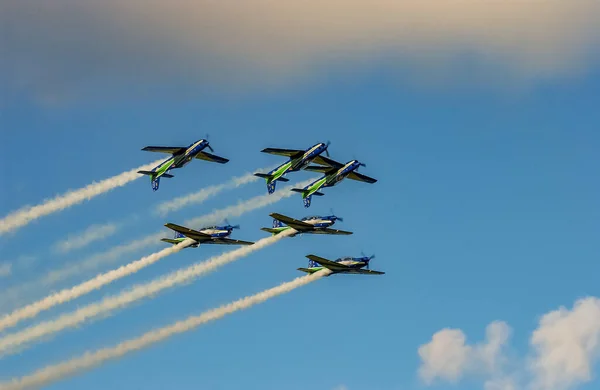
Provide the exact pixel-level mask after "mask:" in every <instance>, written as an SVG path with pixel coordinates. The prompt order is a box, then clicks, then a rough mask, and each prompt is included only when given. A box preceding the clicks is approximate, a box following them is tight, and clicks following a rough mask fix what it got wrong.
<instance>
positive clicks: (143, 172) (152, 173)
mask: <svg viewBox="0 0 600 390" xmlns="http://www.w3.org/2000/svg"><path fill="white" fill-rule="evenodd" d="M137 173H141V174H142V175H148V176H154V175H155V174H156V172H152V171H137Z"/></svg>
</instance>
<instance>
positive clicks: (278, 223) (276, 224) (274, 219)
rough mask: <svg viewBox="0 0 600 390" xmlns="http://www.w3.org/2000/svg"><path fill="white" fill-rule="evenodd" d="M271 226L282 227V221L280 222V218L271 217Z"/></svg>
mask: <svg viewBox="0 0 600 390" xmlns="http://www.w3.org/2000/svg"><path fill="white" fill-rule="evenodd" d="M273 227H274V228H278V227H283V223H281V221H280V220H278V219H276V218H273Z"/></svg>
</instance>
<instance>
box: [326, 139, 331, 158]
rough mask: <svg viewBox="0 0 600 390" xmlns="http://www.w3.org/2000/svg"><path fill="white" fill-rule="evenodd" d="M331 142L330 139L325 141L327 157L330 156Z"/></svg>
mask: <svg viewBox="0 0 600 390" xmlns="http://www.w3.org/2000/svg"><path fill="white" fill-rule="evenodd" d="M329 144H331V141H329V140H328V141H327V142H326V143H325V147H326V149H325V154H326V155H327V157H329Z"/></svg>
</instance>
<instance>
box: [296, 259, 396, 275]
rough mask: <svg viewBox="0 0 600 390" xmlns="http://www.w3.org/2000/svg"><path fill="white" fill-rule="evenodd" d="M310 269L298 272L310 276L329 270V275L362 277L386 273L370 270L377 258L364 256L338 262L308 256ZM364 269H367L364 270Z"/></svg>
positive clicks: (302, 269) (338, 260) (301, 269)
mask: <svg viewBox="0 0 600 390" xmlns="http://www.w3.org/2000/svg"><path fill="white" fill-rule="evenodd" d="M306 257H308V259H309V260H308V268H298V271H302V272H306V273H309V274H312V273H315V272H318V271H321V270H323V269H328V270H330V271H331V273H330V274H329V275H325V276H330V275H333V274H361V275H383V274H385V272H381V271H373V270H370V269H369V262H370V261H371V259H373V258H374V257H375V255H373V256H363V257H340V258H338V259H336V260H333V261H331V260H327V259H324V258H323V257H319V256H315V255H308V256H306ZM363 267H366V269H364V268H363Z"/></svg>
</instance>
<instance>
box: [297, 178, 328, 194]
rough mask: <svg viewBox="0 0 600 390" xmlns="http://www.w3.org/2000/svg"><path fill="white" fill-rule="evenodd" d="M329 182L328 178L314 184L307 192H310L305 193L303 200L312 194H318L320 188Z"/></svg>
mask: <svg viewBox="0 0 600 390" xmlns="http://www.w3.org/2000/svg"><path fill="white" fill-rule="evenodd" d="M326 182H327V177H323V178H321V179H319V180H317V181H316V182H314V184H311V185H310V186H309V187H308V188H307V189H306V190H307V191H308V192H305V193H303V194H302V198H306V197H308V196H310V195H312V194H314V193H315V192H317V191H318V190H319V188H321V187H322V186H323V184H325V183H326Z"/></svg>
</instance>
